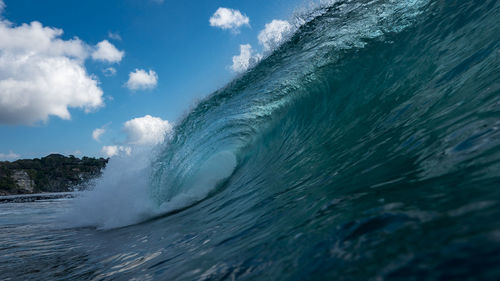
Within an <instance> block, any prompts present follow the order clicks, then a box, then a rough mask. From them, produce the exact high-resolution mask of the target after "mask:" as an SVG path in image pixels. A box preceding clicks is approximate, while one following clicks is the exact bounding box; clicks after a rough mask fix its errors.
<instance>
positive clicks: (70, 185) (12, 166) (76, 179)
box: [0, 154, 108, 196]
mask: <svg viewBox="0 0 500 281" xmlns="http://www.w3.org/2000/svg"><path fill="white" fill-rule="evenodd" d="M107 163H108V159H105V158H90V157H83V158H81V159H80V158H77V157H75V156H73V155H70V156H64V155H61V154H50V155H48V156H46V157H42V158H35V159H21V160H16V161H13V162H9V161H0V196H2V195H15V194H33V193H45V192H69V191H75V190H81V189H85V188H86V187H87V186H88V183H89V182H90V181H91V180H92V179H95V178H97V177H99V176H100V175H101V174H102V170H103V169H104V168H105V167H106V164H107Z"/></svg>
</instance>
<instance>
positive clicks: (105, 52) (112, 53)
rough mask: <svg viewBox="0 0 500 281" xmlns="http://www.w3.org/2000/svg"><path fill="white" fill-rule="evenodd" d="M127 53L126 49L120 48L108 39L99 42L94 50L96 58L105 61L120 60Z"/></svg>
mask: <svg viewBox="0 0 500 281" xmlns="http://www.w3.org/2000/svg"><path fill="white" fill-rule="evenodd" d="M124 55H125V52H124V51H120V50H118V49H117V48H116V47H115V46H114V45H113V44H111V43H109V41H108V40H103V41H101V42H99V43H97V45H96V48H95V50H94V51H93V52H92V58H93V59H94V60H99V61H105V62H109V63H117V62H120V61H121V60H122V58H123V56H124Z"/></svg>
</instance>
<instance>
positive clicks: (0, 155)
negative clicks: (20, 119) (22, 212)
mask: <svg viewBox="0 0 500 281" xmlns="http://www.w3.org/2000/svg"><path fill="white" fill-rule="evenodd" d="M1 4H2V2H1V0H0V8H1V7H2V5H1ZM19 157H21V155H19V154H17V153H14V152H12V151H9V153H0V161H6V160H15V159H19Z"/></svg>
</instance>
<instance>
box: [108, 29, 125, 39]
mask: <svg viewBox="0 0 500 281" xmlns="http://www.w3.org/2000/svg"><path fill="white" fill-rule="evenodd" d="M108 37H109V38H110V39H113V40H117V41H122V37H121V36H120V33H118V32H111V31H109V32H108Z"/></svg>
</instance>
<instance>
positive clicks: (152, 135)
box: [123, 115, 172, 145]
mask: <svg viewBox="0 0 500 281" xmlns="http://www.w3.org/2000/svg"><path fill="white" fill-rule="evenodd" d="M123 128H124V131H125V132H126V134H127V141H128V143H130V144H138V145H155V144H158V143H161V142H163V140H164V139H165V135H166V134H167V133H169V132H170V131H171V130H172V125H171V124H170V123H169V122H168V121H167V120H162V119H161V118H159V117H153V116H151V115H146V116H144V117H140V118H134V119H132V120H129V121H127V122H125V124H124V126H123Z"/></svg>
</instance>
